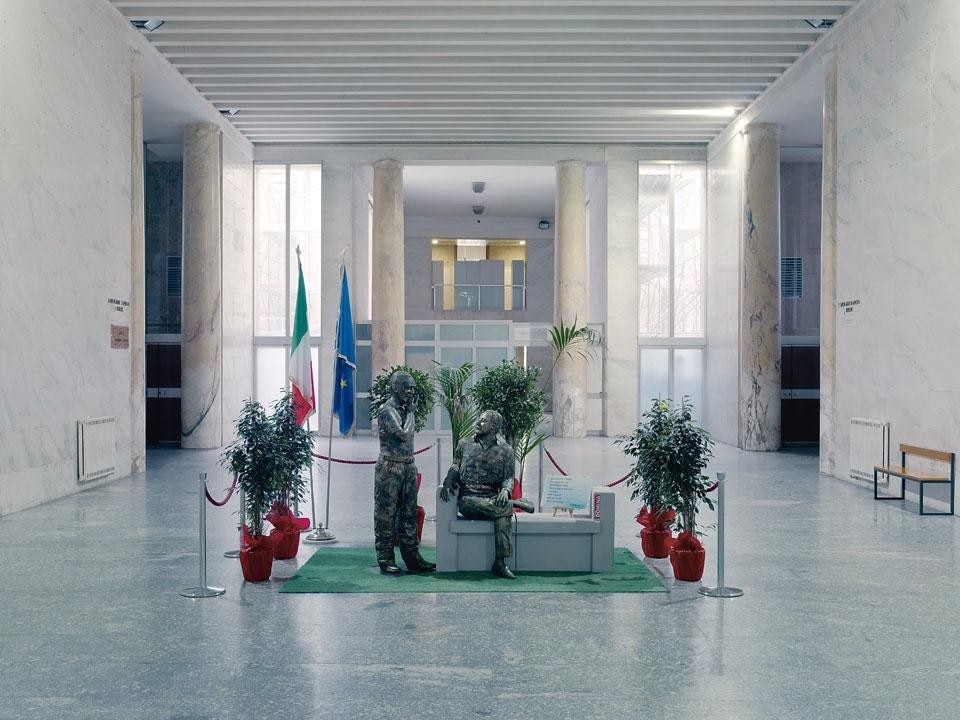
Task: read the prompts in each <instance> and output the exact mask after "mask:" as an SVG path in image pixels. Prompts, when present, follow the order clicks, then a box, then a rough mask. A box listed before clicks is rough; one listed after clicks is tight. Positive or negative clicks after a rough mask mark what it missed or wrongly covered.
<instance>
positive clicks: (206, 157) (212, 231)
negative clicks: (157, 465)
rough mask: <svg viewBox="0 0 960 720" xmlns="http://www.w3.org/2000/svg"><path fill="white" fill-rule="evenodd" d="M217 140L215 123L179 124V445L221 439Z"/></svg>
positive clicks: (204, 445)
mask: <svg viewBox="0 0 960 720" xmlns="http://www.w3.org/2000/svg"><path fill="white" fill-rule="evenodd" d="M220 144H221V137H220V128H218V127H217V126H216V125H213V124H211V123H193V124H190V125H187V126H186V127H185V128H184V131H183V311H182V321H181V325H182V345H181V351H180V357H181V374H182V383H181V387H182V390H181V399H180V418H181V431H180V432H181V439H180V444H181V446H182V447H185V448H217V447H220V446H221V445H222V444H223V437H222V412H221V407H220V405H221V395H220V390H221V370H222V367H221V359H222V349H223V348H222V344H223V338H222V332H221V328H222V315H221V298H222V277H221V271H220V165H221V162H220V154H221V147H220Z"/></svg>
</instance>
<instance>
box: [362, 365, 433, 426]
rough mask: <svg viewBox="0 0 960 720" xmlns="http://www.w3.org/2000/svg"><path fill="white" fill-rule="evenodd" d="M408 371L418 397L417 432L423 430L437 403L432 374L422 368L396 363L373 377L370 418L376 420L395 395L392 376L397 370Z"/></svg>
mask: <svg viewBox="0 0 960 720" xmlns="http://www.w3.org/2000/svg"><path fill="white" fill-rule="evenodd" d="M400 371H403V372H407V373H410V375H411V376H412V377H413V382H414V389H415V393H416V398H417V406H416V408H414V411H413V416H414V422H415V427H416V430H417V432H420V431H421V430H423V428H424V426H425V425H426V424H427V418H428V417H429V416H430V413H431V412H433V406H434V404H435V403H436V397H435V394H434V389H433V381H432V380H431V379H430V376H429V375H427V374H426V373H425V372H423V371H422V370H414V369H413V368H409V367H407V366H406V365H394V366H393V367H391V368H387V369H386V370H382V371H381V372H380V374H379V375H377V376H376V377H375V378H374V379H373V384H372V385H370V419H371V420H376V419H377V415H378V414H379V413H380V408H382V407H383V404H384V403H385V402H386V401H387V400H389V399H390V397H391V395H393V390H391V389H390V378H391V377H392V376H393V374H394V373H395V372H400Z"/></svg>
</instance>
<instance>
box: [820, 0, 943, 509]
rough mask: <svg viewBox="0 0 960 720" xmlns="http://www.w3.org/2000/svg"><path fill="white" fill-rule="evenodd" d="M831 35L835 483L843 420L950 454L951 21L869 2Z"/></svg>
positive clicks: (935, 6) (843, 467) (923, 6)
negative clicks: (875, 425) (883, 427)
mask: <svg viewBox="0 0 960 720" xmlns="http://www.w3.org/2000/svg"><path fill="white" fill-rule="evenodd" d="M842 30H843V33H842V34H841V35H840V36H839V37H838V38H837V45H838V50H837V53H838V65H839V74H838V90H837V101H838V106H837V125H838V135H839V138H838V180H837V210H838V230H837V233H838V235H837V301H838V304H843V303H854V304H851V305H847V306H846V307H849V308H850V311H849V312H847V311H846V307H844V308H838V309H837V313H838V314H837V327H836V335H837V349H836V359H837V369H836V372H837V376H836V381H837V392H836V400H837V403H836V408H837V453H836V459H837V464H836V471H837V472H836V474H837V475H838V476H840V477H845V476H847V474H848V469H849V462H848V455H849V418H850V417H851V416H866V417H873V418H878V419H882V420H889V421H890V423H891V433H892V443H893V447H894V449H895V448H896V444H897V443H900V442H907V443H912V444H916V445H922V446H926V447H934V448H938V449H942V450H951V451H958V450H960V374H958V373H957V367H958V366H960V340H958V338H960V314H958V313H957V312H956V311H955V310H956V308H957V277H958V275H960V243H958V242H957V228H958V227H960V202H958V201H957V193H958V189H960V174H958V172H957V167H958V165H960V113H958V112H957V111H958V109H960V43H958V42H957V37H960V12H958V6H957V3H956V2H952V1H951V0H932V1H930V2H923V3H905V2H897V1H895V0H875V1H873V2H870V3H868V4H867V5H866V6H865V7H863V8H861V11H860V13H859V14H858V18H857V22H856V23H851V24H847V25H844V27H843V28H842ZM878 38H880V39H882V42H878ZM940 496H941V495H938V496H937V497H940Z"/></svg>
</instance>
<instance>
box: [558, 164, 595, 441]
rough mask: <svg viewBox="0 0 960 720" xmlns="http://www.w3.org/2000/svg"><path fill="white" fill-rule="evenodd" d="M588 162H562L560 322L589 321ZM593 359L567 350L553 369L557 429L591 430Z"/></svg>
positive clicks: (566, 433)
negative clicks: (589, 403)
mask: <svg viewBox="0 0 960 720" xmlns="http://www.w3.org/2000/svg"><path fill="white" fill-rule="evenodd" d="M586 169H587V166H586V163H584V162H583V161H581V160H562V161H561V162H558V163H557V211H556V261H555V262H556V273H557V275H556V280H555V283H556V289H557V290H556V312H555V313H554V322H555V323H556V324H559V323H560V320H563V322H564V323H565V324H566V325H572V324H573V323H574V322H576V323H577V325H583V324H585V323H586V321H587V213H586V204H587V193H586ZM586 416H587V360H586V358H584V357H581V356H580V355H577V354H574V355H572V356H571V355H570V354H565V355H563V356H562V357H561V358H560V360H559V361H558V362H557V364H556V367H555V368H554V371H553V434H554V435H555V436H557V437H584V436H585V435H586V434H587V417H586Z"/></svg>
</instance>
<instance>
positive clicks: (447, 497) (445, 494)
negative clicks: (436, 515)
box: [440, 487, 450, 502]
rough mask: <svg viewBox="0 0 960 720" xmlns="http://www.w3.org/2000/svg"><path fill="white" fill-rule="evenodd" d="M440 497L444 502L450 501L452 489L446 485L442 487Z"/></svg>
mask: <svg viewBox="0 0 960 720" xmlns="http://www.w3.org/2000/svg"><path fill="white" fill-rule="evenodd" d="M440 499H441V500H443V501H444V502H450V491H449V490H447V488H446V487H442V488H440Z"/></svg>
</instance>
